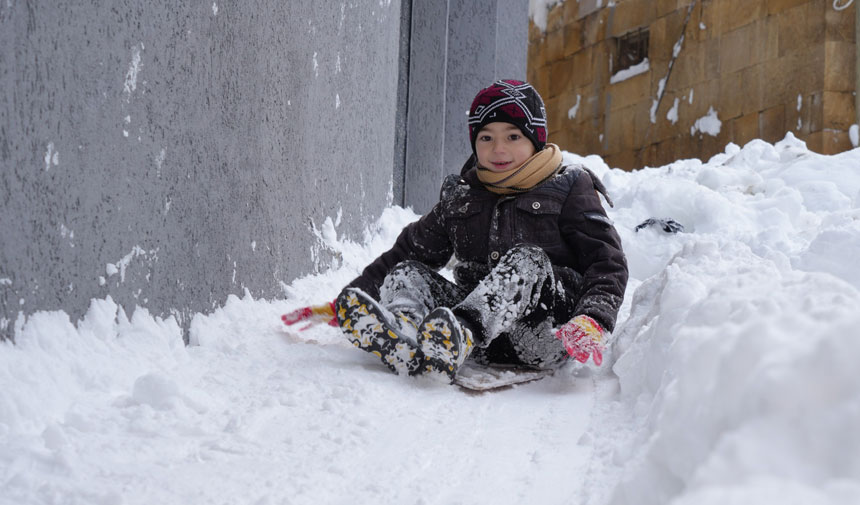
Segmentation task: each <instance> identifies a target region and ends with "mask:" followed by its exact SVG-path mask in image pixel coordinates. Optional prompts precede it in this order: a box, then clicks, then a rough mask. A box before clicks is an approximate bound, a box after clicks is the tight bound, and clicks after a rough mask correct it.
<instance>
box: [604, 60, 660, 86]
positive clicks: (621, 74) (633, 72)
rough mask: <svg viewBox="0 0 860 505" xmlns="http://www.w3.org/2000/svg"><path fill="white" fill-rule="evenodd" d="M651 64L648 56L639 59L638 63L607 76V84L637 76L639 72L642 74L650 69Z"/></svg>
mask: <svg viewBox="0 0 860 505" xmlns="http://www.w3.org/2000/svg"><path fill="white" fill-rule="evenodd" d="M650 65H651V64H650V63H649V62H648V58H645V59H644V60H642V61H640V62H639V63H637V64H635V65H633V66H632V67H628V68H625V69H624V70H619V71H618V72H616V73H615V74H613V75H612V77H610V78H609V84H615V83H618V82H621V81H626V80H627V79H630V78H631V77H633V76H637V75H639V74H644V73H645V72H647V71H648V70H650V69H651V66H650Z"/></svg>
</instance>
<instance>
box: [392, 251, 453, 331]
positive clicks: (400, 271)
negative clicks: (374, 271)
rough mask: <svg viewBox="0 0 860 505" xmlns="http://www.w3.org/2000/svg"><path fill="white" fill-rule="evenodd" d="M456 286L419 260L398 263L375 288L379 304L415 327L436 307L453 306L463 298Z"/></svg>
mask: <svg viewBox="0 0 860 505" xmlns="http://www.w3.org/2000/svg"><path fill="white" fill-rule="evenodd" d="M466 294H467V292H466V291H465V290H464V289H463V288H461V287H460V286H458V285H456V284H454V283H453V282H451V281H449V280H448V279H446V278H444V277H442V276H441V275H439V274H438V273H436V272H434V271H433V270H432V269H431V268H430V267H428V266H427V265H425V264H424V263H421V262H419V261H404V262H401V263H398V264H397V266H395V267H394V268H393V269H392V270H391V272H389V273H388V275H387V276H386V277H385V281H384V282H383V284H382V287H381V288H380V289H379V298H380V300H379V301H380V303H381V304H382V305H383V306H384V307H385V308H387V309H388V310H390V311H391V312H393V313H395V314H398V315H401V316H403V317H406V318H407V319H409V321H410V322H411V323H412V324H413V326H415V327H417V326H418V324H420V323H421V321H422V320H423V319H424V317H425V316H426V315H427V314H428V313H430V311H431V310H433V309H435V308H436V307H453V306H454V305H456V304H458V303H460V301H461V300H463V298H465V296H466Z"/></svg>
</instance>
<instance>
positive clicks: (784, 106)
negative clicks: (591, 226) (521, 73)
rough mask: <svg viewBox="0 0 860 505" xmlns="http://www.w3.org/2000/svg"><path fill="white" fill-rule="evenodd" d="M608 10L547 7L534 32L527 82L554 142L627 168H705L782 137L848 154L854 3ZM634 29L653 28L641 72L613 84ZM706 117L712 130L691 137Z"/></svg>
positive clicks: (648, 2)
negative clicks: (696, 164)
mask: <svg viewBox="0 0 860 505" xmlns="http://www.w3.org/2000/svg"><path fill="white" fill-rule="evenodd" d="M856 3H857V2H855V4H856ZM608 4H609V2H603V1H601V0H580V1H575V0H567V1H565V2H563V3H559V4H556V5H555V6H554V7H553V8H552V10H550V12H549V14H548V17H547V26H546V30H545V31H544V30H542V29H540V28H538V27H537V26H535V25H534V24H533V23H532V24H531V25H530V32H529V55H528V57H529V60H528V78H529V80H530V81H531V82H532V83H534V84H535V86H536V87H537V88H538V90H539V91H540V92H541V94H542V95H543V97H544V99H545V101H546V103H547V113H548V115H549V135H550V140H551V141H554V142H556V143H558V144H559V145H561V146H562V147H563V148H565V149H567V150H570V151H574V152H579V153H582V154H590V153H596V154H600V155H602V156H604V157H605V158H606V160H607V162H608V163H609V164H610V165H613V166H617V167H621V168H625V169H633V168H638V167H643V166H657V165H663V164H666V163H668V162H671V161H673V160H676V159H682V158H693V157H696V158H702V159H707V158H709V157H710V156H712V155H713V154H716V153H718V152H721V151H723V149H724V148H725V145H726V144H727V143H728V142H734V143H737V144H740V145H743V144H744V143H746V142H748V141H750V140H752V139H754V138H761V139H764V140H766V141H769V142H774V141H777V140H780V139H782V138H783V137H784V136H785V134H786V132H789V131H790V132H792V133H794V134H795V135H796V136H797V137H799V138H801V139H803V140H805V141H806V142H807V144H808V145H809V147H810V148H811V149H813V150H816V151H819V152H822V153H835V152H840V151H843V150H846V149H850V148H851V147H852V146H851V143H850V140H849V135H848V129H849V127H850V126H851V124H853V123H854V122H855V112H854V87H855V85H856V83H855V78H854V75H855V71H854V66H855V40H854V37H855V35H854V34H855V30H854V14H855V13H854V9H855V8H856V5H852V6H851V7H849V8H848V9H846V10H843V11H836V10H834V9H833V5H832V2H830V1H829V0H695V1H694V0H656V1H654V0H617V1H615V2H614V3H612V4H611V5H608ZM638 30H647V31H648V41H649V45H648V53H647V57H648V69H647V70H646V71H644V72H642V73H639V74H638V75H634V76H632V77H628V78H627V79H623V80H617V79H612V75H613V68H612V65H613V63H612V62H613V55H614V53H615V52H616V51H617V40H618V38H620V37H623V36H624V35H626V34H630V33H634V32H636V31H638ZM613 81H616V82H613ZM661 93H662V96H661ZM711 108H713V111H715V113H716V117H717V118H718V119H719V121H720V128H719V132H716V131H714V130H711V131H710V133H708V132H703V131H700V129H695V126H696V123H697V121H698V120H700V118H703V117H706V116H708V115H709V111H710V110H711ZM712 133H713V135H712Z"/></svg>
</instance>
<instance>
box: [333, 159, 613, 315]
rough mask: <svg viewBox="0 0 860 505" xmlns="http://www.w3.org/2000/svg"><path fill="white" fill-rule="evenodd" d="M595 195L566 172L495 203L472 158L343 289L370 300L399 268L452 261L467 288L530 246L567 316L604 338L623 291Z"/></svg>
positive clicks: (588, 181)
mask: <svg viewBox="0 0 860 505" xmlns="http://www.w3.org/2000/svg"><path fill="white" fill-rule="evenodd" d="M598 190H600V191H601V192H602V193H604V195H605V191H604V190H603V185H602V184H601V183H600V181H599V180H598V179H597V178H596V176H593V174H591V172H590V171H588V170H587V169H585V168H583V167H581V166H567V167H564V168H562V169H561V171H560V173H559V174H558V175H556V176H555V177H553V178H551V179H550V180H548V181H547V182H545V183H543V184H542V185H540V186H538V187H537V188H535V189H532V190H531V191H528V192H526V193H522V194H518V195H510V196H502V195H497V194H494V193H491V192H489V191H487V190H486V189H485V188H484V186H483V185H482V184H481V183H480V182H479V181H478V178H477V175H476V169H475V162H474V157H472V158H470V160H469V161H467V162H466V164H465V165H464V166H463V170H462V172H461V174H460V176H455V175H449V176H448V177H447V178H446V180H445V182H444V183H443V185H442V193H441V197H440V200H439V203H437V204H436V206H435V207H433V209H432V210H431V211H430V212H429V213H427V214H425V215H424V216H423V217H422V218H421V219H419V220H418V221H416V222H414V223H411V224H410V225H408V226H407V227H406V228H404V230H403V231H402V232H401V233H400V236H398V237H397V241H396V242H395V244H394V246H393V247H392V248H391V249H390V250H388V251H387V252H385V253H383V254H382V255H381V256H380V257H379V258H377V259H376V260H375V261H374V262H373V263H371V264H370V265H369V266H368V267H367V268H365V269H364V271H363V272H362V274H361V275H360V276H359V277H357V278H356V279H355V280H353V281H352V282H351V283H350V284H349V285H350V286H353V287H358V288H360V289H362V290H364V291H365V292H367V293H368V294H369V295H371V296H373V297H375V298H378V296H379V287H380V286H381V285H382V281H383V280H384V278H385V275H386V274H387V273H388V272H389V271H390V270H391V269H392V268H393V267H394V266H395V265H397V264H398V263H399V262H401V261H404V260H418V261H421V262H422V263H425V264H427V265H429V266H431V267H432V268H437V269H438V268H441V267H443V266H445V264H447V263H448V261H449V260H450V258H451V255H452V254H453V255H455V257H456V259H457V260H458V262H459V263H458V264H457V266H455V268H454V277H455V279H456V280H457V283H458V284H460V285H464V286H470V287H471V286H474V285H475V284H477V282H478V281H479V280H480V279H481V278H482V277H483V276H484V275H486V274H487V273H489V271H490V269H491V268H492V267H493V265H495V264H496V263H497V262H498V260H499V258H500V257H501V256H502V255H503V254H504V253H505V252H506V251H507V250H508V249H510V248H511V247H513V246H514V245H517V244H532V245H536V246H539V247H540V248H542V249H543V250H544V251H545V252H546V253H547V255H548V256H549V258H550V261H552V263H553V270H554V272H555V274H556V275H555V276H556V279H560V280H561V281H562V284H563V285H564V288H565V290H566V291H567V292H568V295H569V296H568V299H570V300H573V301H575V305H574V306H572V307H570V308H569V312H568V315H569V316H570V317H573V316H574V315H578V314H586V315H589V316H591V317H593V318H594V319H595V320H597V321H598V322H599V323H600V324H601V325H602V326H603V327H604V328H605V329H607V330H608V331H612V330H613V328H614V327H615V319H616V316H617V313H618V308H619V307H620V306H621V302H622V299H623V297H624V289H625V287H626V284H627V261H626V259H625V257H624V253H623V252H622V250H621V239H620V238H619V236H618V233H617V232H616V231H615V228H614V227H613V226H612V222H611V221H610V220H609V218H608V217H607V216H606V212H605V211H604V210H603V207H602V205H601V203H600V197H599V196H598V193H597V191H598ZM574 272H575V273H574ZM564 322H566V321H557V322H556V324H557V325H560V324H563V323H564Z"/></svg>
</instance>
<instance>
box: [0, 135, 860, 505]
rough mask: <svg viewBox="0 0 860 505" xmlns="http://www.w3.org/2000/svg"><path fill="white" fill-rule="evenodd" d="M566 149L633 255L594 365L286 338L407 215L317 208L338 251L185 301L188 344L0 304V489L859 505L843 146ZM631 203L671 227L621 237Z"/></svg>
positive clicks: (114, 494)
mask: <svg viewBox="0 0 860 505" xmlns="http://www.w3.org/2000/svg"><path fill="white" fill-rule="evenodd" d="M565 159H566V160H567V161H569V162H577V163H583V164H585V165H586V166H588V167H589V168H591V169H592V170H593V171H594V172H595V173H597V174H598V175H600V177H601V178H602V179H603V181H604V182H605V184H606V186H607V188H608V190H609V192H610V195H611V196H612V197H613V199H614V201H615V204H616V206H615V208H613V209H607V210H608V212H609V215H610V217H611V218H612V219H613V220H614V222H615V223H616V227H617V228H618V230H619V233H620V234H621V236H622V240H623V244H624V248H625V253H626V254H627V257H628V260H629V263H630V268H631V278H630V282H629V285H628V296H627V297H626V300H625V303H624V306H623V307H622V312H621V314H620V318H619V324H618V329H617V331H616V334H615V335H614V336H613V337H612V339H611V342H612V343H611V349H612V352H611V355H607V359H606V360H605V361H604V366H603V368H602V369H594V368H593V367H591V366H589V367H581V366H580V365H578V364H575V363H574V364H571V365H569V366H568V367H566V368H564V369H562V370H561V371H560V372H559V373H557V374H556V375H555V376H554V377H551V378H548V379H545V380H543V381H541V382H538V383H534V384H530V385H525V386H522V387H518V388H515V389H513V390H508V391H501V392H498V393H495V394H491V395H483V396H472V395H466V394H462V393H460V392H459V391H458V390H457V389H456V388H453V387H449V386H444V385H439V384H432V383H427V382H423V381H421V380H417V379H412V378H402V377H396V376H394V375H392V374H390V373H388V372H387V371H386V369H385V367H384V366H383V365H381V364H380V363H379V361H378V360H377V359H376V358H375V357H373V356H371V355H369V354H366V353H362V352H360V351H357V350H355V349H353V348H352V347H351V346H350V345H348V344H347V343H346V342H345V341H344V339H343V338H342V337H341V335H340V334H339V333H338V331H337V330H336V329H333V328H330V327H327V326H320V327H314V328H311V329H309V330H306V331H290V332H286V331H285V330H284V328H283V326H282V325H281V324H280V320H279V315H280V314H282V313H284V312H286V311H288V310H292V309H294V308H296V307H298V306H302V305H306V304H308V303H317V302H320V301H324V300H329V299H331V298H332V297H333V296H334V294H335V293H337V291H338V290H339V289H340V287H341V286H343V284H344V283H346V282H347V281H348V280H349V279H351V278H352V277H353V276H354V275H355V274H356V273H358V271H359V270H360V268H362V267H363V266H364V264H365V263H367V262H368V261H369V260H370V259H371V258H373V257H374V256H376V255H377V254H379V253H380V252H382V251H384V250H385V249H386V248H387V247H389V245H390V244H391V243H392V242H393V240H394V238H395V237H396V235H397V233H398V232H399V230H400V229H401V228H402V226H403V225H404V224H406V223H407V222H409V221H411V220H414V219H416V218H417V216H415V215H414V214H412V213H410V212H407V211H404V210H403V209H398V208H391V209H388V210H386V212H385V214H384V215H383V216H382V218H381V219H380V221H379V222H378V223H377V224H376V225H375V226H373V227H371V228H368V231H367V234H366V236H365V238H364V241H363V243H357V242H353V241H351V240H349V239H347V238H345V237H339V236H338V235H337V233H336V230H334V223H333V222H325V223H323V224H322V225H321V227H320V235H321V237H323V240H324V242H325V244H326V247H328V248H329V249H330V250H331V251H332V253H333V254H335V255H336V256H339V257H341V258H343V261H342V262H339V263H338V264H337V265H336V267H333V268H331V269H329V270H326V271H322V272H320V273H318V274H315V275H310V276H307V277H304V278H301V279H298V280H296V281H294V282H293V283H292V284H291V285H290V286H289V288H288V290H287V293H288V298H287V299H286V300H282V301H277V302H269V301H263V300H254V299H253V298H252V297H250V296H248V295H246V296H245V297H244V298H242V299H239V298H238V297H235V296H230V297H229V298H228V299H227V301H226V303H224V306H223V307H222V308H219V309H217V310H215V311H213V312H211V313H199V314H196V315H195V316H194V318H193V319H194V320H193V323H192V335H193V344H194V345H191V346H188V347H186V346H183V345H182V342H181V335H180V332H179V328H178V326H177V325H176V324H175V323H173V322H171V321H170V320H161V319H159V318H157V317H153V316H152V315H150V314H148V313H147V312H146V311H144V310H139V311H135V312H134V313H133V314H132V315H131V316H130V317H129V316H127V314H126V313H125V311H123V310H122V308H121V307H118V306H117V305H116V304H115V303H114V302H113V301H112V300H110V299H102V300H94V301H93V302H92V305H91V307H90V309H89V311H88V312H87V314H86V316H85V317H84V318H83V320H82V321H80V322H78V323H77V324H76V325H73V324H72V323H71V322H70V321H69V317H68V315H67V314H65V313H62V312H40V313H37V314H34V315H33V316H31V317H30V318H28V319H27V320H26V321H24V320H23V319H21V320H19V321H18V322H17V323H16V329H15V331H16V334H17V344H16V345H12V344H10V343H8V342H5V343H4V342H0V482H3V488H2V490H3V493H2V494H0V497H2V498H0V502H2V501H3V500H4V499H5V500H8V501H9V502H10V503H50V502H52V497H56V496H63V498H64V500H65V501H66V502H67V503H165V504H174V503H175V504H180V503H190V502H215V501H217V502H227V503H238V502H254V503H282V502H283V503H297V504H306V503H307V504H310V503H346V502H349V503H382V504H385V503H392V504H394V503H427V504H435V503H439V504H442V503H457V502H461V503H494V504H499V505H504V504H515V503H516V504H521V503H548V504H570V503H581V504H588V505H606V504H614V505H621V504H625V505H627V504H629V505H643V504H644V505H651V504H654V505H656V504H674V505H693V504H695V505H712V504H713V505H726V504H733V503H779V504H780V505H785V504H789V505H791V504H798V505H800V504H804V505H807V504H833V505H837V504H839V505H842V504H853V503H860V462H858V459H857V454H860V432H858V430H857V429H856V427H857V426H858V425H860V388H858V386H857V379H856V363H857V361H858V359H860V338H858V336H859V335H858V333H857V328H858V327H860V314H858V313H857V307H858V306H860V271H858V269H857V268H856V262H855V261H854V257H855V256H856V253H857V251H858V250H860V174H858V172H857V169H856V167H857V166H860V149H855V150H854V151H849V152H845V153H842V154H839V155H836V156H822V155H818V154H815V153H813V152H811V151H809V150H807V149H806V148H805V146H804V145H803V143H802V142H799V141H797V140H796V139H794V138H793V137H791V136H789V137H787V138H786V139H785V140H784V141H782V142H780V143H778V144H776V145H770V144H767V143H764V142H761V141H753V142H751V143H749V144H748V145H746V146H744V147H743V148H739V147H738V146H735V145H731V144H730V145H729V146H728V147H727V149H726V152H725V153H724V154H720V155H717V156H715V157H714V158H713V159H711V160H710V161H709V162H707V163H702V162H699V161H698V160H683V161H678V162H675V163H673V164H671V165H668V166H665V167H660V168H651V169H645V170H641V171H638V172H624V171H621V170H617V169H610V168H609V167H608V166H607V165H606V164H605V163H604V162H603V160H601V159H600V158H599V157H596V156H589V157H587V158H582V157H579V156H576V155H573V154H570V153H566V154H565ZM650 217H657V218H672V219H674V220H676V221H677V222H679V223H680V224H682V225H683V226H684V227H685V231H684V232H682V233H677V234H667V233H664V232H663V231H662V230H661V229H659V228H653V227H652V228H644V229H641V230H640V231H638V232H637V231H635V228H636V226H637V225H638V224H639V223H641V222H642V221H643V220H645V219H646V218H650ZM132 461H133V462H134V463H133V464H132V463H130V462H132ZM452 461H459V462H463V465H462V466H463V468H465V469H466V470H464V471H462V472H456V473H452V472H450V471H448V470H449V469H450V468H451V462H452ZM381 468H384V469H391V468H396V469H399V471H379V469H381ZM81 476H86V478H85V479H83V478H81ZM439 476H441V478H440V477H439Z"/></svg>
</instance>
